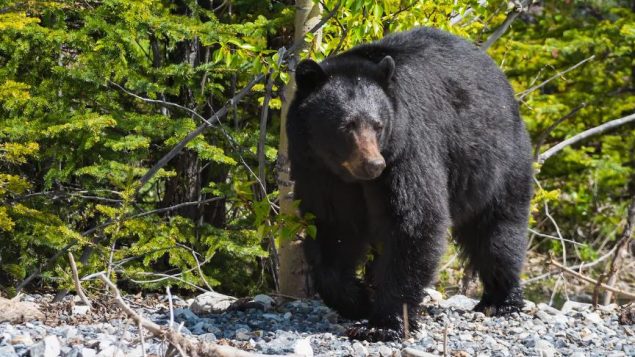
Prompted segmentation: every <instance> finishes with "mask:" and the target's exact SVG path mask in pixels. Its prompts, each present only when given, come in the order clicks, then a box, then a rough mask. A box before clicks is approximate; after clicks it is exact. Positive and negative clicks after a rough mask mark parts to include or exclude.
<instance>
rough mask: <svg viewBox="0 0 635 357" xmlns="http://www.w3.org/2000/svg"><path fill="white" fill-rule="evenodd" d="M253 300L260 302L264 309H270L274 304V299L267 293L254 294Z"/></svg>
mask: <svg viewBox="0 0 635 357" xmlns="http://www.w3.org/2000/svg"><path fill="white" fill-rule="evenodd" d="M253 301H254V302H255V303H258V304H261V305H262V306H263V307H264V309H265V310H271V308H272V307H273V306H274V305H275V303H276V301H275V300H274V299H273V298H272V297H271V296H269V295H264V294H258V295H256V296H254V299H253Z"/></svg>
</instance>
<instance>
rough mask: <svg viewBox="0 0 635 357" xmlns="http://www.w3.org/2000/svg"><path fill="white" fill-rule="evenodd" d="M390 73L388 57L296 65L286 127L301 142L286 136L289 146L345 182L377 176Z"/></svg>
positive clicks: (389, 117)
mask: <svg viewBox="0 0 635 357" xmlns="http://www.w3.org/2000/svg"><path fill="white" fill-rule="evenodd" d="M394 71H395V62H394V60H393V59H392V58H391V57H390V56H385V57H383V59H381V60H380V61H378V62H377V63H375V62H372V61H370V60H368V59H360V58H358V57H352V58H346V57H344V58H338V57H335V58H334V59H327V60H326V61H324V62H322V63H321V64H318V63H316V62H314V61H312V60H304V61H302V62H300V63H299V64H298V66H297V67H296V71H295V78H296V83H297V92H296V96H295V99H294V104H293V105H292V106H291V109H290V111H291V112H290V116H289V120H290V123H289V125H291V126H294V125H295V126H301V127H302V128H303V130H302V132H303V139H304V140H303V141H304V142H303V143H294V142H293V140H294V139H296V140H297V139H298V138H294V137H292V136H290V137H289V140H290V143H289V144H290V145H291V146H293V145H297V146H302V147H304V149H305V150H307V151H309V154H310V156H311V157H313V158H316V159H317V161H318V163H317V164H323V165H324V166H326V167H327V168H328V169H329V170H330V171H331V172H333V173H334V174H336V175H338V176H339V177H340V178H341V179H342V180H344V181H348V182H352V181H364V180H372V179H375V178H377V177H379V176H380V175H381V173H382V172H383V171H384V169H385V168H386V161H385V159H384V156H383V155H382V148H383V147H384V144H385V142H386V141H387V139H386V138H387V137H388V134H389V133H390V130H391V123H392V121H393V116H394V110H393V104H392V101H391V99H390V96H389V92H390V82H391V79H392V77H393V74H394ZM291 121H294V122H291ZM300 122H301V123H300Z"/></svg>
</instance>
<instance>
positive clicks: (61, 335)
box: [0, 291, 635, 357]
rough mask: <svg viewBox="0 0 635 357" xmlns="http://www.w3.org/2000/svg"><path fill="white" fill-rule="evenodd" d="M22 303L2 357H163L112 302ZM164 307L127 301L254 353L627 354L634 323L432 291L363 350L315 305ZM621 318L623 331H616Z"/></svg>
mask: <svg viewBox="0 0 635 357" xmlns="http://www.w3.org/2000/svg"><path fill="white" fill-rule="evenodd" d="M432 297H434V298H436V299H432ZM22 300H25V301H32V302H35V303H36V304H37V306H38V307H39V309H40V311H42V313H43V315H44V317H42V316H40V320H41V321H30V322H22V323H16V322H14V323H9V322H2V323H0V357H5V356H29V355H30V356H33V357H36V356H37V357H39V356H46V357H55V356H73V357H75V356H78V357H79V356H84V357H89V356H100V357H106V356H108V357H111V356H143V355H144V351H145V355H146V356H164V355H165V354H166V350H167V344H166V343H165V342H162V341H159V340H157V339H154V338H152V337H151V336H150V335H149V334H148V333H147V332H145V333H143V334H141V333H140V331H139V329H138V327H137V326H136V325H135V323H133V322H132V321H131V320H129V319H127V318H125V315H124V314H123V312H122V311H121V310H119V309H118V308H117V307H116V306H115V305H114V304H113V303H112V302H111V301H94V302H93V308H92V309H90V310H89V311H87V309H86V308H85V307H84V306H81V305H79V303H78V302H75V300H76V299H75V300H74V299H73V297H68V298H66V300H64V301H63V302H60V303H55V304H53V303H50V302H49V301H51V300H52V297H51V296H39V295H30V296H25V297H23V298H22ZM172 300H173V301H172V302H173V309H172V310H170V308H169V301H168V298H167V297H165V296H163V297H154V298H147V297H146V298H141V297H136V296H129V297H126V301H127V302H128V303H129V304H130V306H132V307H133V308H134V309H135V310H136V311H137V312H139V313H141V314H142V315H143V316H144V317H146V318H148V319H150V320H152V321H154V322H156V323H158V324H161V325H168V324H170V315H171V312H172V315H173V321H174V325H173V326H174V328H175V329H177V330H180V332H181V333H183V334H185V335H193V337H196V338H198V339H200V340H204V341H214V342H216V343H219V344H223V345H231V346H234V347H238V348H240V349H243V350H247V351H251V352H254V353H261V354H296V355H301V356H431V355H444V353H445V355H447V356H461V357H463V356H561V355H562V356H615V357H617V356H635V328H634V325H630V324H629V323H632V321H629V320H628V319H626V320H625V316H626V315H625V314H624V313H623V311H624V308H620V307H618V306H616V305H612V306H608V307H602V308H600V309H597V310H594V309H593V308H592V307H591V306H590V305H588V304H581V303H575V302H567V303H566V304H565V305H564V306H563V307H562V309H560V310H557V309H555V308H552V307H550V306H548V305H545V304H539V305H538V306H536V305H535V304H533V303H528V304H527V305H528V306H527V307H526V308H525V311H524V312H523V313H520V314H514V315H512V316H508V317H486V316H484V315H483V314H481V313H474V312H472V311H470V309H471V308H472V307H473V305H474V304H475V301H474V300H471V299H469V298H467V297H464V296H460V295H457V296H453V297H451V298H449V299H447V300H444V299H441V297H440V294H439V293H436V292H434V291H432V292H431V298H429V299H428V301H427V302H425V309H424V310H425V311H426V313H424V315H423V316H422V317H421V320H422V326H423V327H424V328H423V330H422V331H420V332H418V333H416V334H415V335H414V336H412V337H410V338H409V339H407V340H405V341H402V342H388V343H367V342H359V341H350V340H349V339H348V338H346V337H344V332H345V330H346V328H347V327H348V326H350V325H351V323H352V322H350V321H346V320H342V319H341V318H339V317H338V316H337V314H336V313H334V312H333V311H332V310H330V309H329V308H327V307H325V306H324V305H323V304H322V303H321V302H320V301H317V300H302V301H300V300H295V301H289V300H287V301H283V300H282V299H278V298H276V299H274V298H272V297H269V296H266V295H258V296H256V297H255V298H254V299H251V300H239V301H235V299H233V298H230V297H225V296H222V295H218V294H214V293H208V294H205V295H202V296H199V297H198V298H196V299H195V300H194V301H183V300H180V299H178V298H176V297H174V298H173V299H172ZM0 305H1V304H0ZM230 305H231V307H230V308H229V309H227V308H228V307H229V306H230ZM2 308H3V307H2V306H0V312H1V309H2ZM212 312H213V313H212ZM620 314H621V315H622V316H621V319H622V321H621V322H622V323H624V322H626V324H620V321H619V320H620ZM1 315H2V314H1V313H0V316H1ZM626 317H628V316H626ZM629 318H630V317H629ZM1 319H2V318H1V317H0V320H1ZM142 337H143V343H142Z"/></svg>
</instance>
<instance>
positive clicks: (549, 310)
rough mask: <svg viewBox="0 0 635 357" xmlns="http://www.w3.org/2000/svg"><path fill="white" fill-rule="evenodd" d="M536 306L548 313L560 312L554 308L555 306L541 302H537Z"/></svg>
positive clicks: (555, 313) (556, 313)
mask: <svg viewBox="0 0 635 357" xmlns="http://www.w3.org/2000/svg"><path fill="white" fill-rule="evenodd" d="M537 307H538V309H539V310H540V311H544V312H546V313H548V314H550V315H558V314H559V313H560V310H558V309H556V308H555V307H551V306H549V305H547V304H545V303H543V302H541V303H540V304H538V306H537Z"/></svg>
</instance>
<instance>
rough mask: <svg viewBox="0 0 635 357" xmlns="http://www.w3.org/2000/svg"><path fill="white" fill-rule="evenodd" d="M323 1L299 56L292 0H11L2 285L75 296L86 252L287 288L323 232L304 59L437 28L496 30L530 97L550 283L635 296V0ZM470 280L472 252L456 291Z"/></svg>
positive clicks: (527, 112)
mask: <svg viewBox="0 0 635 357" xmlns="http://www.w3.org/2000/svg"><path fill="white" fill-rule="evenodd" d="M297 3H303V2H302V1H298V2H297ZM304 3H308V4H309V5H310V6H314V5H315V8H321V9H322V10H321V16H322V17H321V18H323V19H324V20H325V21H326V22H325V23H324V26H323V27H322V28H321V29H320V31H317V32H310V33H308V34H307V35H306V36H305V40H306V44H307V45H304V46H300V47H298V46H296V48H295V50H296V51H293V50H294V48H291V46H292V45H293V44H294V38H293V36H294V33H295V32H296V29H295V27H294V16H295V5H296V2H294V1H290V0H286V1H270V0H222V1H220V0H219V1H211V0H170V1H168V0H137V1H127V0H99V1H95V0H72V1H71V0H58V1H41V0H40V1H38V0H25V1H15V0H4V1H1V2H0V292H1V293H2V294H3V295H8V296H12V295H14V294H15V293H17V292H18V291H19V290H24V289H27V290H41V291H68V290H71V289H72V286H73V282H72V276H71V271H70V267H69V260H68V256H67V253H68V252H71V253H72V254H73V255H74V256H75V259H76V260H77V261H78V263H79V268H80V272H81V273H82V274H88V273H93V272H97V271H106V272H107V273H108V274H109V275H110V276H111V277H112V278H113V279H114V278H116V280H117V281H118V283H119V285H120V286H121V287H123V288H125V289H126V290H128V291H140V290H142V291H146V292H150V291H155V290H157V289H162V287H163V286H165V285H171V286H172V287H173V288H174V287H177V288H179V289H180V291H181V292H182V293H184V294H187V293H188V291H189V292H197V291H201V290H203V291H205V290H211V289H215V290H218V291H221V292H225V293H228V294H232V295H239V296H244V295H249V294H254V293H257V292H269V291H274V290H276V289H278V288H279V287H280V283H281V282H280V278H281V277H282V279H285V277H284V274H281V271H280V267H279V261H280V259H279V258H280V257H279V252H278V248H280V245H281V244H282V245H283V246H284V245H285V244H287V243H285V242H289V240H293V239H295V238H294V237H295V236H296V235H298V234H303V235H306V236H312V235H314V233H315V228H314V226H313V225H312V224H311V217H310V216H308V217H295V216H294V215H293V214H289V212H280V206H281V199H280V196H279V194H280V190H281V189H282V190H283V191H284V190H285V189H287V190H288V188H289V184H290V183H289V182H288V180H286V179H284V177H285V175H284V174H285V172H286V167H287V166H286V164H287V163H286V162H285V161H286V160H285V155H284V154H285V153H284V140H283V145H282V151H281V152H279V148H280V144H281V136H280V126H281V125H280V123H281V119H282V117H283V115H282V114H283V111H281V109H282V107H283V106H284V105H285V103H288V99H289V98H288V93H286V94H285V91H284V87H285V84H287V83H288V82H289V81H290V79H291V78H292V70H293V68H294V64H295V63H297V60H298V59H300V58H307V57H310V58H314V59H318V60H320V59H323V58H325V57H327V56H330V55H334V54H337V53H338V52H341V51H344V50H346V49H348V48H350V47H352V46H354V45H356V44H360V43H364V42H368V41H372V40H376V39H379V38H382V37H383V36H384V35H386V34H388V33H391V32H396V31H402V30H408V29H411V28H413V27H417V26H433V27H437V28H441V29H443V30H446V31H449V32H452V33H454V34H457V35H459V36H461V37H464V38H466V39H468V40H470V41H473V42H475V43H476V44H477V45H480V46H481V47H483V48H484V50H485V49H486V50H487V52H488V53H489V54H490V55H491V56H492V57H493V59H494V60H495V62H496V63H497V64H498V65H499V66H500V68H501V69H502V70H503V71H504V72H505V74H506V75H507V76H508V78H509V80H510V82H511V83H512V86H513V88H514V89H515V90H516V92H517V98H518V100H519V102H520V104H521V111H522V116H523V119H524V120H525V123H526V125H527V128H528V129H529V131H530V134H531V137H532V141H533V143H534V148H535V153H536V189H535V197H534V200H533V207H532V217H531V223H530V228H531V230H530V237H529V239H530V248H529V249H530V252H529V257H528V260H527V269H526V271H525V273H524V279H525V280H526V283H527V284H526V290H527V291H528V295H529V296H530V297H533V298H535V299H537V300H544V299H549V298H551V300H552V302H553V300H554V299H555V300H561V299H563V298H565V297H567V296H568V295H569V294H573V295H576V296H578V297H579V298H580V299H589V298H590V296H591V294H592V292H593V286H585V285H581V284H577V283H576V284H572V281H571V279H572V278H571V277H565V276H564V275H562V273H561V272H562V270H560V269H558V268H557V267H554V264H553V262H555V263H556V264H560V265H563V266H567V267H573V268H575V269H574V270H576V271H578V272H580V273H582V274H583V275H585V276H588V277H591V278H593V279H599V280H602V281H605V282H608V283H610V284H611V285H614V286H616V287H618V288H620V289H623V290H625V291H627V290H630V291H632V290H633V287H634V286H635V262H634V260H633V259H631V258H632V254H633V252H632V251H633V250H635V249H633V244H632V240H631V235H632V226H633V220H635V218H634V217H633V216H634V215H635V204H633V197H634V196H635V166H634V165H635V125H633V120H632V119H628V118H632V116H633V113H634V112H635V96H634V95H633V94H634V91H635V73H634V70H635V60H634V53H633V52H634V49H635V1H632V0H630V1H626V0H605V1H602V0H586V1H583V0H558V1H555V0H554V1H548V0H544V1H533V2H531V4H529V1H523V2H515V1H502V0H479V1H476V0H459V1H457V0H440V1H411V0H387V1H375V0H345V1H335V0H326V1H323V2H321V3H319V4H318V3H317V2H316V3H311V2H310V1H304ZM318 15H319V14H318ZM319 18H320V17H318V20H319ZM298 49H299V50H298ZM296 53H297V54H298V56H294V54H296ZM298 57H299V58H298ZM619 118H627V119H628V120H627V121H629V122H630V123H624V122H620V123H619V124H620V125H615V127H614V128H612V130H607V131H604V132H602V133H600V134H598V135H593V136H589V137H588V138H585V139H584V140H581V141H579V142H577V143H575V145H571V146H567V147H565V148H563V149H562V150H558V151H557V152H556V153H555V155H553V156H552V155H543V156H540V155H539V154H540V153H544V152H546V151H547V150H548V149H549V148H551V147H553V146H554V145H557V144H558V143H561V142H563V141H564V140H565V139H567V138H571V137H573V136H574V135H576V134H579V133H581V132H584V131H585V130H587V129H590V128H594V127H597V126H599V125H601V124H603V123H607V122H610V121H612V120H615V119H619ZM196 134H200V135H196ZM189 138H191V140H190V141H188V142H187V143H186V142H185V141H184V139H189ZM182 144H185V146H184V148H182V150H180V151H173V152H174V153H177V152H178V154H177V155H176V157H174V158H172V159H171V160H169V161H166V160H163V161H162V158H165V156H166V154H169V153H170V152H171V150H173V148H174V147H175V146H177V148H178V147H179V145H182ZM151 168H153V169H151ZM156 169H158V170H156ZM282 199H285V198H284V197H282ZM629 206H630V207H631V209H630V210H629ZM287 211H288V210H287ZM629 211H630V212H629ZM308 239H310V238H308ZM283 269H288V267H283ZM460 278H461V264H460V261H459V260H458V259H456V252H455V251H454V249H452V248H451V249H450V250H449V251H448V253H447V255H446V257H445V258H444V262H443V268H442V269H441V273H440V276H439V281H438V283H437V288H438V289H439V290H442V291H446V292H448V293H452V292H455V291H457V290H460V289H465V285H466V284H465V282H466V281H467V280H466V279H464V281H463V282H461V279H460ZM283 283H284V282H283ZM618 297H619V296H618ZM607 301H608V300H607Z"/></svg>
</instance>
